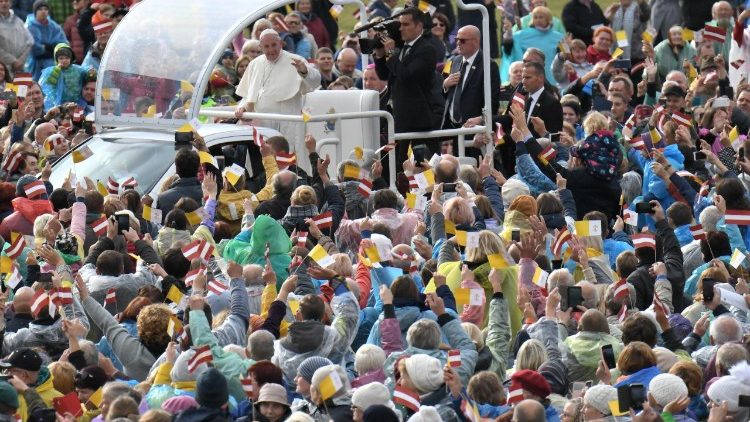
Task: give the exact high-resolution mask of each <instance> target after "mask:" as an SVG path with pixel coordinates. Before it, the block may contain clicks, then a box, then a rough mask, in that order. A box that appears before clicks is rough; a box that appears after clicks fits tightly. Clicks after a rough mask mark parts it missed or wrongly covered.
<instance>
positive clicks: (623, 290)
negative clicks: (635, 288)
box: [614, 278, 630, 299]
mask: <svg viewBox="0 0 750 422" xmlns="http://www.w3.org/2000/svg"><path fill="white" fill-rule="evenodd" d="M614 289H615V299H622V298H624V297H628V296H630V286H629V285H628V282H627V280H625V279H624V278H623V279H620V281H618V282H617V283H615V286H614Z"/></svg>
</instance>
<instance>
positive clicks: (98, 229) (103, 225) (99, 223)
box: [89, 215, 107, 236]
mask: <svg viewBox="0 0 750 422" xmlns="http://www.w3.org/2000/svg"><path fill="white" fill-rule="evenodd" d="M89 226H91V228H92V229H94V233H96V235H97V236H102V235H103V234H105V233H107V216H106V215H104V216H102V217H101V218H100V219H98V220H96V221H94V222H93V223H91V224H89Z"/></svg>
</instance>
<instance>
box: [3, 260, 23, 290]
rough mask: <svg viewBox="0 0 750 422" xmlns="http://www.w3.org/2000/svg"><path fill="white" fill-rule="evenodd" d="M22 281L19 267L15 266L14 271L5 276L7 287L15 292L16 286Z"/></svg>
mask: <svg viewBox="0 0 750 422" xmlns="http://www.w3.org/2000/svg"><path fill="white" fill-rule="evenodd" d="M21 281H23V276H22V275H21V272H20V271H18V265H16V264H13V271H11V272H10V274H6V275H5V285H6V286H8V287H9V288H10V289H11V290H15V289H16V286H18V283H20V282H21Z"/></svg>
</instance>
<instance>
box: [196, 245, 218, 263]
mask: <svg viewBox="0 0 750 422" xmlns="http://www.w3.org/2000/svg"><path fill="white" fill-rule="evenodd" d="M213 254H214V245H212V244H210V243H209V242H208V241H206V240H201V243H200V249H199V251H198V256H200V257H201V258H202V259H204V260H206V261H208V259H209V258H211V255H213Z"/></svg>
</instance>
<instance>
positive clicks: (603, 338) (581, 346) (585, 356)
mask: <svg viewBox="0 0 750 422" xmlns="http://www.w3.org/2000/svg"><path fill="white" fill-rule="evenodd" d="M564 343H565V345H566V346H568V348H569V349H570V352H571V353H572V354H573V356H575V358H576V360H577V361H578V363H579V364H581V365H583V366H586V367H590V368H596V367H597V366H598V365H599V361H600V360H601V358H602V357H601V356H602V353H601V348H602V346H603V345H605V344H611V345H612V348H613V349H614V352H615V358H617V357H618V356H619V355H620V352H621V351H622V343H621V342H620V340H618V339H616V338H615V337H614V336H612V335H609V334H607V333H601V332H592V331H581V332H579V333H578V334H576V335H574V336H572V337H568V338H566V339H565V342H564Z"/></svg>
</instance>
